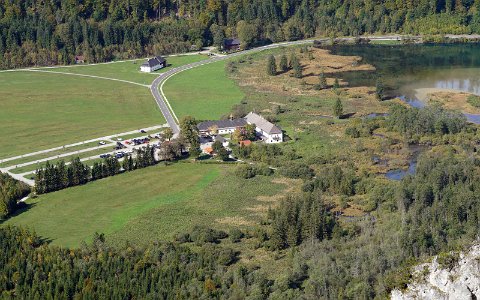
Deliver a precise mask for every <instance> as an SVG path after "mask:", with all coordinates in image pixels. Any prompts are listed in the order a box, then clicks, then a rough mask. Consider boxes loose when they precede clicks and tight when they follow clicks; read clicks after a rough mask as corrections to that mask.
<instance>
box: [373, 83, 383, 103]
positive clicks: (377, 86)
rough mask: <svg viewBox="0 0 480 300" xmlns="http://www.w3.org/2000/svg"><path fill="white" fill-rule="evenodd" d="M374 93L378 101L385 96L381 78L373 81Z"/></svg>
mask: <svg viewBox="0 0 480 300" xmlns="http://www.w3.org/2000/svg"><path fill="white" fill-rule="evenodd" d="M375 95H376V97H377V99H378V100H380V101H382V100H383V99H384V98H385V85H384V84H383V81H382V80H381V79H377V82H376V83H375Z"/></svg>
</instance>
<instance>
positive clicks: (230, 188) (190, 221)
mask: <svg viewBox="0 0 480 300" xmlns="http://www.w3.org/2000/svg"><path fill="white" fill-rule="evenodd" d="M231 171H232V167H231V166H225V165H215V164H214V165H212V164H199V163H197V164H195V163H177V164H174V165H171V166H164V165H163V164H162V165H157V166H154V167H150V168H146V169H142V170H137V171H133V172H129V173H125V174H120V175H117V176H114V177H109V178H105V179H102V180H99V181H95V182H92V183H89V184H86V185H84V186H78V187H73V188H69V189H66V190H62V191H59V192H54V193H50V194H47V195H41V196H39V197H38V198H36V199H30V200H28V202H27V203H28V205H29V207H28V208H27V209H25V211H23V212H20V213H19V214H18V215H16V216H14V217H12V218H10V219H8V220H7V221H6V222H4V225H19V226H25V227H28V228H32V229H33V230H35V231H36V232H37V233H38V234H39V235H41V236H42V237H44V238H46V239H48V240H51V241H52V243H53V244H55V245H63V246H69V247H76V246H79V245H80V243H81V242H82V241H87V242H89V241H90V240H91V238H92V236H93V234H94V233H95V232H99V233H100V232H101V233H105V235H106V237H107V240H108V241H111V242H114V243H116V244H123V243H125V242H126V241H130V242H131V243H135V244H141V243H148V242H151V241H155V240H164V239H169V238H171V237H173V236H174V235H175V234H176V233H179V232H184V231H186V230H189V229H191V228H192V227H193V226H194V225H209V226H213V227H218V228H223V229H225V228H227V227H228V226H229V225H234V224H228V222H227V223H225V222H221V220H223V219H226V220H229V219H228V217H235V216H238V215H241V216H242V217H245V218H247V217H248V216H249V215H250V218H251V220H258V216H257V215H256V213H255V212H254V211H253V208H255V206H256V205H258V204H260V203H261V202H260V201H258V200H257V196H259V195H274V194H276V193H278V192H279V190H280V191H281V190H283V189H284V186H283V185H281V184H275V183H272V182H271V180H272V178H270V177H262V176H259V177H258V178H255V180H246V179H239V178H236V177H235V176H225V175H228V174H231ZM259 184H260V185H261V186H262V188H259V187H258V186H259ZM263 204H264V205H265V203H263Z"/></svg>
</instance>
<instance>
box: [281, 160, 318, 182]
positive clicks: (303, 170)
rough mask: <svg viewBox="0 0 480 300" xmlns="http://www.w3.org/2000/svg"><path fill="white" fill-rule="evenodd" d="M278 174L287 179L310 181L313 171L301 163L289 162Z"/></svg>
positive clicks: (313, 174)
mask: <svg viewBox="0 0 480 300" xmlns="http://www.w3.org/2000/svg"><path fill="white" fill-rule="evenodd" d="M280 173H281V174H282V175H283V176H285V177H288V178H294V179H297V178H301V179H311V178H312V177H313V176H315V173H314V172H313V169H312V168H310V167H309V166H308V165H306V164H303V163H292V162H289V163H288V164H287V165H286V166H285V167H283V168H282V169H280Z"/></svg>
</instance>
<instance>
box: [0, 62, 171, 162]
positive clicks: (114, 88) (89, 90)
mask: <svg viewBox="0 0 480 300" xmlns="http://www.w3.org/2000/svg"><path fill="white" fill-rule="evenodd" d="M0 107H1V109H0V120H2V126H1V127H0V139H1V140H2V142H1V143H0V158H7V157H11V156H14V155H19V154H25V153H29V152H35V151H39V150H43V149H48V148H53V147H58V146H62V145H66V144H70V143H74V142H78V141H82V140H88V139H91V138H98V137H101V136H105V135H110V134H112V133H115V132H124V131H130V130H133V129H136V128H142V127H147V126H152V124H162V123H164V122H165V119H164V118H163V116H162V114H161V112H160V110H159V109H158V107H157V105H156V103H155V101H154V100H153V97H152V95H151V93H150V91H149V89H148V88H144V87H140V86H135V85H131V84H125V83H121V82H115V81H108V80H101V79H93V78H83V77H76V76H69V75H61V74H53V73H38V72H26V71H19V72H7V73H1V74H0Z"/></svg>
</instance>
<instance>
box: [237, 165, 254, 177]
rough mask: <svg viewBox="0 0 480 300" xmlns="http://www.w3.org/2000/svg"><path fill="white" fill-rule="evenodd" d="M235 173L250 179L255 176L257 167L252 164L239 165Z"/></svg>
mask: <svg viewBox="0 0 480 300" xmlns="http://www.w3.org/2000/svg"><path fill="white" fill-rule="evenodd" d="M235 175H237V176H238V177H241V178H245V179H249V178H253V177H255V175H257V174H256V172H255V168H254V167H253V166H252V165H239V166H238V167H237V168H236V169H235Z"/></svg>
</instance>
